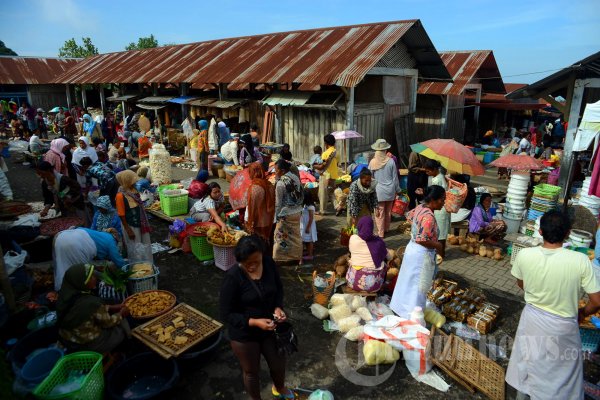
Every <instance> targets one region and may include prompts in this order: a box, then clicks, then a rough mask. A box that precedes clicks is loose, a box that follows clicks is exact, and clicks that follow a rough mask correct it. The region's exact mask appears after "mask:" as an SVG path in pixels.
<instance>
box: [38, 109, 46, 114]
mask: <svg viewBox="0 0 600 400" xmlns="http://www.w3.org/2000/svg"><path fill="white" fill-rule="evenodd" d="M37 112H39V113H40V112H41V113H43V112H45V111H44V109H43V108H38V109H37Z"/></svg>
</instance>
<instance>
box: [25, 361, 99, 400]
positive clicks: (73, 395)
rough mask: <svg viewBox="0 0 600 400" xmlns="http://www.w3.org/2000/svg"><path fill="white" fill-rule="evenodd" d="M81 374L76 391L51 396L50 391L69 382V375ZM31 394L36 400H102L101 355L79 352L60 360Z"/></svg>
mask: <svg viewBox="0 0 600 400" xmlns="http://www.w3.org/2000/svg"><path fill="white" fill-rule="evenodd" d="M78 372H83V374H85V377H84V378H83V381H82V382H81V385H80V386H79V388H78V389H77V390H74V391H70V392H68V393H64V394H54V395H51V394H50V393H52V390H54V388H55V387H57V386H59V385H63V384H66V383H68V382H69V380H70V375H71V374H73V373H78ZM33 394H34V395H35V396H36V397H37V398H38V399H44V400H50V399H52V400H54V399H76V400H102V399H103V398H104V374H103V372H102V354H99V353H96V352H93V351H80V352H77V353H73V354H69V355H67V356H64V357H63V358H61V359H60V360H59V361H58V363H57V364H56V365H55V366H54V368H53V369H52V372H50V375H48V377H46V379H44V381H43V382H42V383H40V384H39V385H38V386H37V387H36V388H35V390H34V391H33Z"/></svg>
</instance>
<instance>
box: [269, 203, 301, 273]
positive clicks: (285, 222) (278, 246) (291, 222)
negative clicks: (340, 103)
mask: <svg viewBox="0 0 600 400" xmlns="http://www.w3.org/2000/svg"><path fill="white" fill-rule="evenodd" d="M301 215H302V214H301V213H297V214H293V215H287V216H285V217H284V218H281V219H279V220H278V221H277V225H275V236H274V239H273V242H274V245H273V260H275V261H279V262H285V261H300V260H301V259H302V237H301V236H300V216H301Z"/></svg>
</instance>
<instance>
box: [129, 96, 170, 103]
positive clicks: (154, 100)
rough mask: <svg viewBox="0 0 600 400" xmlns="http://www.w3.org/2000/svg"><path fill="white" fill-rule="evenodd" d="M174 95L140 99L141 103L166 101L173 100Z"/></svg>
mask: <svg viewBox="0 0 600 400" xmlns="http://www.w3.org/2000/svg"><path fill="white" fill-rule="evenodd" d="M172 98H173V96H151V97H144V98H143V99H139V100H138V101H139V102H140V103H166V102H168V101H169V100H171V99H172Z"/></svg>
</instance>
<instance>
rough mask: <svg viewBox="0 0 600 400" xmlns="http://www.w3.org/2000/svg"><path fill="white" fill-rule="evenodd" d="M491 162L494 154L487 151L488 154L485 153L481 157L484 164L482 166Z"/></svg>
mask: <svg viewBox="0 0 600 400" xmlns="http://www.w3.org/2000/svg"><path fill="white" fill-rule="evenodd" d="M492 161H494V153H492V152H489V151H488V152H487V153H485V155H484V156H483V163H484V164H489V163H491V162H492Z"/></svg>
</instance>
